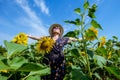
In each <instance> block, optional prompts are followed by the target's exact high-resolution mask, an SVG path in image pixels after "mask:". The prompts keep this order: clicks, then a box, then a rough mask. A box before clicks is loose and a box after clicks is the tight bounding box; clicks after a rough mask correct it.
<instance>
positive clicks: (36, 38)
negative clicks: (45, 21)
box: [27, 35, 41, 40]
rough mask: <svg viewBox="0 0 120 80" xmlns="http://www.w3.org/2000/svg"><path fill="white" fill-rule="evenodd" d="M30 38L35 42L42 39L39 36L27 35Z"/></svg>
mask: <svg viewBox="0 0 120 80" xmlns="http://www.w3.org/2000/svg"><path fill="white" fill-rule="evenodd" d="M27 36H28V37H29V38H31V39H34V40H39V39H40V38H41V37H37V36H32V35H27Z"/></svg>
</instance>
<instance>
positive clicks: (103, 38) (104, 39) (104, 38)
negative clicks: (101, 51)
mask: <svg viewBox="0 0 120 80" xmlns="http://www.w3.org/2000/svg"><path fill="white" fill-rule="evenodd" d="M105 43H106V37H105V36H103V37H101V38H100V45H99V47H102V46H103V45H105Z"/></svg>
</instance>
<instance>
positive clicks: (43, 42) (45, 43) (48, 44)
mask: <svg viewBox="0 0 120 80" xmlns="http://www.w3.org/2000/svg"><path fill="white" fill-rule="evenodd" d="M54 43H55V41H54V40H53V39H51V38H50V37H42V38H41V39H40V40H39V41H38V43H37V45H36V49H37V51H38V52H40V53H42V54H45V53H49V52H50V51H51V50H52V48H53V45H54Z"/></svg>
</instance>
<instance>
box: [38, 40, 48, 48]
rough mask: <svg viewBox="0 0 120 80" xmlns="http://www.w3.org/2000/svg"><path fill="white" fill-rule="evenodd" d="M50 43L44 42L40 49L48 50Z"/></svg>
mask: <svg viewBox="0 0 120 80" xmlns="http://www.w3.org/2000/svg"><path fill="white" fill-rule="evenodd" d="M49 46H50V45H49V41H43V42H42V43H41V46H40V48H41V49H46V48H49Z"/></svg>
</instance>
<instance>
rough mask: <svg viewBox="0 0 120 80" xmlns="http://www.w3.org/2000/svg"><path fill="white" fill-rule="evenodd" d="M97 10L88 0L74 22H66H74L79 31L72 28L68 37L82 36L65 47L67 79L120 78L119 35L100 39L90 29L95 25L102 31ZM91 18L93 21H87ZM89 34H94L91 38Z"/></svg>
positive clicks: (71, 22) (113, 79)
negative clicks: (97, 17) (96, 13)
mask: <svg viewBox="0 0 120 80" xmlns="http://www.w3.org/2000/svg"><path fill="white" fill-rule="evenodd" d="M96 10H97V6H96V4H93V5H90V3H89V2H88V0H85V1H84V4H83V8H76V9H75V10H74V11H75V13H77V14H78V15H79V18H76V19H75V20H74V21H73V20H66V21H65V22H66V23H69V24H74V25H75V26H76V27H77V30H78V32H79V34H75V31H70V32H68V33H67V34H65V36H67V37H75V38H78V37H79V36H81V37H82V40H81V41H78V42H75V43H70V44H68V45H67V46H66V47H65V49H64V52H65V57H66V65H67V74H66V76H65V78H64V80H119V79H120V77H119V76H120V73H119V72H120V68H119V67H120V41H118V38H117V37H116V36H113V39H108V40H104V39H102V40H99V39H100V38H99V37H98V36H97V35H96V34H95V32H94V31H93V30H92V29H90V27H91V26H92V27H94V28H95V29H96V30H103V28H102V27H101V25H100V24H99V23H98V22H97V21H96V20H95V18H96V16H95V12H96ZM88 17H89V18H90V20H89V22H86V19H88ZM88 30H89V32H88ZM96 32H97V31H96ZM87 37H91V38H92V40H90V39H89V38H87ZM94 40H96V41H95V42H96V43H95V42H94Z"/></svg>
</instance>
